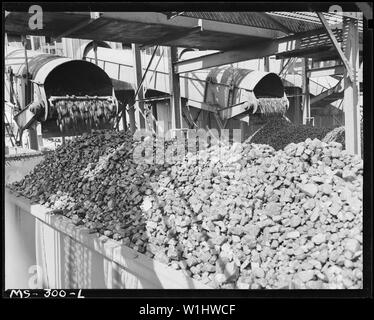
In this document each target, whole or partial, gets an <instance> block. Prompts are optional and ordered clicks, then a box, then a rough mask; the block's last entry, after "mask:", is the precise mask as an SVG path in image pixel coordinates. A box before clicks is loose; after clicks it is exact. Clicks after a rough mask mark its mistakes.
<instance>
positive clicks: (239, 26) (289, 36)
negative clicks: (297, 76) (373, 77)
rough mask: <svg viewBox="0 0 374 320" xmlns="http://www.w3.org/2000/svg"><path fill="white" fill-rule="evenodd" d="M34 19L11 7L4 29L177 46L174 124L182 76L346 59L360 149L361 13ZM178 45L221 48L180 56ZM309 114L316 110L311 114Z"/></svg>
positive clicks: (350, 131)
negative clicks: (35, 23) (272, 60)
mask: <svg viewBox="0 0 374 320" xmlns="http://www.w3.org/2000/svg"><path fill="white" fill-rule="evenodd" d="M32 16H33V14H32V13H28V12H7V14H6V18H5V32H6V33H8V34H9V35H11V34H12V35H36V36H49V37H53V38H57V39H59V38H63V37H65V38H77V39H88V40H96V41H98V40H101V41H113V42H121V43H133V44H135V47H137V49H136V50H135V52H138V53H139V48H145V47H150V46H154V45H162V46H168V47H171V49H170V50H171V51H170V53H171V54H170V62H171V63H170V66H171V69H170V74H172V76H171V80H172V81H171V82H172V83H173V90H172V91H173V92H174V91H175V93H174V94H173V99H171V101H174V100H175V101H174V102H172V104H173V105H174V107H172V108H173V109H175V112H174V114H175V115H176V116H175V119H174V118H173V119H174V120H175V121H176V123H177V122H178V121H179V120H178V119H177V116H178V115H179V114H180V110H181V109H180V102H178V101H179V100H178V99H179V93H178V92H179V88H178V83H179V82H178V81H179V80H178V79H179V77H178V74H181V73H187V72H191V71H195V70H199V69H205V68H211V67H215V66H220V65H226V64H230V63H235V62H240V61H246V60H251V59H258V58H263V57H268V56H272V55H275V56H276V57H277V58H282V59H284V58H293V57H303V58H313V59H314V60H317V61H318V60H320V61H321V60H334V59H340V60H341V61H342V62H343V64H344V70H345V71H344V72H345V75H346V77H344V81H345V83H344V84H345V85H344V87H345V88H347V90H346V89H345V90H344V108H345V123H346V135H347V136H348V137H352V139H347V140H346V148H347V150H348V151H350V152H354V153H357V154H360V153H361V152H360V143H359V141H360V135H359V130H358V128H359V125H358V123H357V121H356V120H355V119H358V117H357V115H356V114H355V112H356V110H358V108H357V105H358V93H357V90H356V89H357V86H358V84H357V76H356V70H357V69H358V67H357V66H356V64H358V61H359V59H358V57H359V51H361V50H362V49H361V48H362V38H363V37H362V33H363V19H362V14H361V13H352V14H350V13H347V12H344V13H334V14H332V13H320V12H175V11H172V12H47V11H43V28H42V29H33V30H32V29H30V27H29V21H30V18H31V17H32ZM344 28H345V29H344ZM176 47H182V48H194V49H195V48H197V49H200V50H217V51H219V52H217V53H213V54H206V55H203V56H198V57H196V58H192V59H186V60H179V59H178V57H177V53H176ZM138 55H139V54H138ZM304 62H305V67H304V69H305V72H303V75H304V83H305V88H304V89H305V90H304V91H305V92H306V96H307V97H308V90H309V89H308V87H309V86H308V84H307V83H308V76H307V72H306V71H307V66H308V61H307V59H306V60H304ZM135 69H139V70H140V68H135ZM139 72H140V71H139ZM139 75H140V78H141V74H140V73H139ZM345 78H346V79H345ZM138 86H139V83H138ZM174 87H175V88H174ZM355 88H356V89H355ZM174 89H175V90H174ZM327 93H329V92H327ZM304 100H305V101H304V102H303V104H304V107H303V109H305V110H310V107H307V106H308V105H309V106H310V103H309V98H308V99H304ZM176 110H179V111H176ZM178 117H179V116H178ZM303 117H304V115H303ZM305 117H306V118H307V117H310V115H309V116H308V115H307V113H305ZM306 118H305V119H306ZM174 120H173V121H174ZM178 128H179V127H178Z"/></svg>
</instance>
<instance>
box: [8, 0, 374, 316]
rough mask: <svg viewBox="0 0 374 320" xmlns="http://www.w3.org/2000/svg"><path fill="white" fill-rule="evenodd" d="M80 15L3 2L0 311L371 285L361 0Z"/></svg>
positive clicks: (84, 10) (114, 8)
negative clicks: (105, 297) (115, 299)
mask: <svg viewBox="0 0 374 320" xmlns="http://www.w3.org/2000/svg"><path fill="white" fill-rule="evenodd" d="M76 4H77V7H76V8H75V7H74V5H73V4H71V7H69V6H70V4H67V7H66V9H64V7H63V6H57V4H56V6H55V7H53V4H52V3H46V2H43V3H38V2H34V3H31V2H30V3H29V4H27V5H25V3H24V4H23V5H22V6H19V7H17V5H15V4H11V3H8V4H3V17H4V22H3V54H4V60H3V73H4V77H3V88H4V89H3V90H4V91H3V96H4V98H3V106H4V107H3V126H4V130H3V134H4V136H3V152H4V157H3V162H4V166H3V168H4V181H3V183H4V184H3V185H4V189H3V196H4V207H3V210H4V215H3V224H4V226H3V230H4V237H3V239H4V261H3V264H4V281H5V282H4V286H3V290H5V292H7V296H8V297H9V296H11V295H16V296H20V295H22V294H23V295H25V294H30V292H33V290H36V291H35V292H41V291H40V290H45V291H44V292H47V294H48V295H51V294H53V295H54V297H60V298H61V297H64V296H66V295H68V294H69V292H70V293H71V294H72V295H76V297H78V296H79V295H84V294H85V290H88V289H108V292H110V290H113V289H117V290H121V291H120V292H123V293H124V294H129V292H132V291H134V290H132V289H159V290H163V289H199V290H204V289H205V290H215V291H214V292H223V294H224V292H238V291H239V292H240V294H241V296H244V295H245V294H246V293H245V292H248V293H251V294H255V293H258V292H263V291H271V292H273V291H274V292H278V291H279V290H281V291H282V292H286V293H287V292H292V291H293V290H301V291H308V292H319V291H320V290H324V291H325V292H326V291H331V292H336V291H337V290H340V291H339V292H344V291H345V290H349V291H352V290H357V291H358V292H360V291H362V290H363V289H364V288H365V287H366V285H368V283H365V281H366V280H369V282H370V283H371V282H372V278H371V277H369V278H365V268H371V267H372V266H371V265H369V264H366V263H364V261H369V260H365V259H366V258H365V254H366V253H367V252H366V251H365V250H364V247H365V246H364V238H365V236H366V235H365V232H366V229H365V219H364V217H365V214H364V203H366V201H371V203H372V199H365V197H366V194H365V196H364V181H367V180H365V179H366V178H365V175H366V169H365V174H364V166H366V162H365V161H364V159H366V156H365V155H366V154H371V155H372V146H373V145H372V140H370V141H365V139H364V136H365V137H366V135H365V130H366V129H365V130H364V122H365V121H367V120H364V119H365V117H367V116H366V114H367V109H370V108H372V104H367V103H366V101H368V100H366V99H368V97H367V96H366V95H370V96H371V95H372V87H371V85H372V83H371V85H370V84H368V83H364V82H365V81H366V79H367V77H365V73H366V72H368V71H369V69H371V67H372V66H371V64H370V63H369V62H367V61H369V60H370V61H372V57H371V58H370V59H366V56H365V50H366V49H364V48H367V47H365V45H366V44H365V41H366V40H365V39H369V41H372V30H371V33H370V37H368V36H366V35H365V32H366V30H367V22H368V21H369V20H371V19H372V3H371V2H352V3H345V4H346V7H344V6H343V4H339V3H336V4H335V5H331V6H327V5H326V6H324V7H323V10H322V9H321V8H319V7H316V8H313V2H311V3H308V4H310V6H309V7H308V6H307V4H306V3H305V4H304V5H305V8H304V9H303V8H302V7H300V6H299V7H297V6H296V5H295V9H292V8H291V7H292V4H291V3H289V4H288V6H286V7H285V8H287V10H284V9H283V10H281V9H280V8H281V5H280V4H279V3H278V5H274V9H273V10H272V6H271V5H268V6H267V7H266V9H262V7H261V6H259V7H258V9H257V10H256V9H254V8H256V7H255V6H253V5H252V6H251V9H250V10H249V9H248V10H246V9H245V7H244V6H243V3H242V8H240V10H239V9H235V8H236V7H235V6H233V7H232V8H233V9H231V10H230V9H228V8H229V7H228V6H227V5H226V6H223V7H222V8H220V5H219V4H218V3H217V4H215V5H213V6H211V8H212V9H211V10H208V9H207V7H206V6H203V7H201V8H200V9H199V7H198V6H197V4H196V3H195V5H194V6H192V7H191V8H189V6H188V4H187V3H185V6H184V7H183V8H185V10H186V11H182V10H178V8H182V6H177V5H175V6H174V5H172V4H170V5H169V6H166V5H165V4H164V5H162V3H159V4H160V6H159V7H157V4H158V3H157V2H156V3H149V8H148V7H147V6H143V8H144V9H143V10H140V8H138V7H131V6H130V7H129V10H126V2H122V3H119V4H118V5H116V3H108V5H107V7H104V4H103V3H101V5H102V6H98V7H97V8H96V7H95V3H92V5H91V6H88V5H87V3H79V2H78V3H76ZM83 4H85V5H83ZM244 4H245V3H244ZM320 4H321V3H320ZM79 5H81V6H79ZM174 7H175V8H176V10H175V11H167V10H172V9H174ZM134 8H135V9H134ZM238 8H239V7H238ZM264 8H265V7H264ZM188 9H189V10H190V11H188ZM148 10H149V11H148ZM371 21H372V20H371ZM371 44H372V42H371ZM367 50H369V49H367ZM370 50H372V49H370ZM370 52H371V54H372V51H370ZM366 53H367V52H366ZM369 72H370V71H369ZM371 72H372V71H371ZM371 76H372V75H371ZM364 79H365V81H364ZM369 88H371V89H369ZM369 91H370V92H369ZM369 102H370V100H369ZM364 109H365V110H364ZM370 112H371V111H370ZM369 125H370V123H369ZM365 126H366V124H365ZM370 130H372V129H370ZM368 137H369V138H370V136H369V135H368ZM371 181H372V180H371ZM365 188H366V187H365ZM366 208H369V209H370V205H369V204H368V207H366ZM371 208H372V206H371ZM365 210H366V209H365ZM368 214H370V215H372V211H370V212H368ZM370 219H371V218H370ZM368 237H369V238H368V239H369V240H370V239H372V234H369V235H368ZM371 241H372V240H371ZM365 248H367V249H370V250H372V248H371V247H370V248H369V247H365ZM369 262H370V263H371V261H369ZM364 280H365V281H364ZM20 289H22V290H20ZM50 289H56V290H55V291H53V290H52V291H51V290H50ZM224 289H232V290H230V291H227V290H224ZM38 290H39V291H38ZM64 290H65V291H64ZM69 290H70V291H69ZM146 291H147V290H144V291H142V292H146ZM92 292H93V291H92ZM194 292H195V291H194ZM206 292H212V291H206ZM42 294H44V295H45V293H42ZM109 294H110V293H109ZM130 294H131V293H130ZM51 297H53V296H51ZM147 308H148V305H147ZM228 308H229V306H228ZM165 310H167V309H165ZM222 310H224V309H222ZM227 310H229V309H227ZM143 311H144V312H148V314H152V310H150V309H147V310H146V309H144V310H143ZM178 311H179V310H178ZM154 312H156V311H154ZM170 312H171V311H170ZM227 312H229V311H227Z"/></svg>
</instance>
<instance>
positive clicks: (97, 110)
mask: <svg viewBox="0 0 374 320" xmlns="http://www.w3.org/2000/svg"><path fill="white" fill-rule="evenodd" d="M55 112H56V113H57V120H56V123H57V125H58V127H59V128H60V131H61V132H65V131H68V130H69V129H78V128H81V127H83V128H85V129H86V130H87V129H91V128H92V129H104V128H113V126H114V119H115V116H116V106H115V104H114V103H113V102H112V101H110V100H95V99H91V100H74V99H73V98H72V99H68V98H66V99H64V98H62V99H60V100H58V101H56V102H55Z"/></svg>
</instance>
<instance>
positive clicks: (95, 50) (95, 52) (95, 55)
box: [93, 41, 98, 65]
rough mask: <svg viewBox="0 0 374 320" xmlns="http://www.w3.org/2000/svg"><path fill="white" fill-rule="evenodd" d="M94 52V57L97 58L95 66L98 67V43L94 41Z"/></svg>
mask: <svg viewBox="0 0 374 320" xmlns="http://www.w3.org/2000/svg"><path fill="white" fill-rule="evenodd" d="M93 50H94V57H95V64H96V65H97V62H98V61H97V43H96V42H95V41H94V43H93Z"/></svg>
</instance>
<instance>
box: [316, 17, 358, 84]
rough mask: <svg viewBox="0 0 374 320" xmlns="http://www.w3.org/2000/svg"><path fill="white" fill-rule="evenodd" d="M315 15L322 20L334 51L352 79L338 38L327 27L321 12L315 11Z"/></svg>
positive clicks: (349, 66)
mask: <svg viewBox="0 0 374 320" xmlns="http://www.w3.org/2000/svg"><path fill="white" fill-rule="evenodd" d="M317 15H318V18H319V19H320V20H321V22H322V24H323V26H324V28H325V30H326V32H327V35H328V36H329V38H330V40H331V42H332V44H333V45H334V47H335V49H336V51H337V52H338V54H339V57H340V59H342V61H343V64H344V66H345V68H346V70H347V74H348V77H349V80H351V81H353V80H354V75H353V72H352V68H351V64H350V63H349V61H348V59H347V57H346V56H345V54H344V52H343V50H342V49H341V47H340V45H339V42H338V40H336V38H335V36H334V34H333V33H332V31H331V29H330V27H329V24H328V22H327V21H326V19H325V17H324V16H323V14H322V12H317Z"/></svg>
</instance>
